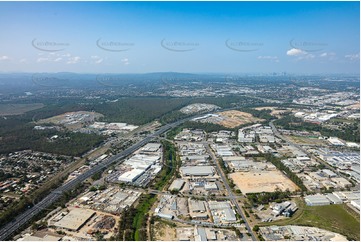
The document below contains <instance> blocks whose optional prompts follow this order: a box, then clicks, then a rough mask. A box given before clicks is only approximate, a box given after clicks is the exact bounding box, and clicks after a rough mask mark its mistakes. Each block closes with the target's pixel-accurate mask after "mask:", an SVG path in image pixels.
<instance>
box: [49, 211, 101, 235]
mask: <svg viewBox="0 0 361 242" xmlns="http://www.w3.org/2000/svg"><path fill="white" fill-rule="evenodd" d="M94 214H95V212H94V211H92V210H89V209H80V208H75V209H73V210H71V211H70V212H69V213H68V214H67V215H65V216H64V217H63V218H62V219H61V220H59V221H58V222H56V223H54V226H55V227H58V228H62V229H67V230H70V231H78V230H79V229H80V228H81V227H82V226H83V225H84V224H85V223H86V222H88V221H89V220H90V219H91V218H92V217H93V216H94Z"/></svg>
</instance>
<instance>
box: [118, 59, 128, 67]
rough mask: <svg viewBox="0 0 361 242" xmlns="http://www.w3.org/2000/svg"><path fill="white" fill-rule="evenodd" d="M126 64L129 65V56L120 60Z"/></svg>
mask: <svg viewBox="0 0 361 242" xmlns="http://www.w3.org/2000/svg"><path fill="white" fill-rule="evenodd" d="M120 61H121V62H122V63H123V64H124V65H129V60H128V58H123V59H121V60H120Z"/></svg>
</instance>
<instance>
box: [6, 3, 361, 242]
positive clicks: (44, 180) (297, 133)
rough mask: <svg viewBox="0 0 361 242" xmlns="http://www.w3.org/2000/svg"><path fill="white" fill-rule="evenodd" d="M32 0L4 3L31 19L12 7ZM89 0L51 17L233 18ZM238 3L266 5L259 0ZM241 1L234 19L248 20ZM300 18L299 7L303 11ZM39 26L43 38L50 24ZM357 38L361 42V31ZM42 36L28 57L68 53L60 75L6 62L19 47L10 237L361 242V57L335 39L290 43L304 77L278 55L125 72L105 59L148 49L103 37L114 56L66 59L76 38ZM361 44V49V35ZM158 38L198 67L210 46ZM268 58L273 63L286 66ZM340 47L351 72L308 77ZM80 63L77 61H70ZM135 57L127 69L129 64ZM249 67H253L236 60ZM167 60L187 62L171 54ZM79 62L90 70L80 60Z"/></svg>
mask: <svg viewBox="0 0 361 242" xmlns="http://www.w3.org/2000/svg"><path fill="white" fill-rule="evenodd" d="M18 4H20V5H16V4H15V5H8V4H5V3H4V4H3V3H0V8H1V5H3V7H4V8H6V9H8V10H9V11H10V10H11V11H14V13H17V14H20V12H17V11H18V10H14V8H13V7H16V6H23V5H21V4H24V3H18ZM39 4H40V3H39ZM54 4H55V3H54ZM63 4H64V5H63ZM69 4H73V3H69ZM74 4H75V3H74ZM77 4H80V5H79V6H76V5H67V4H65V3H61V4H60V5H57V6H58V7H59V12H56V13H52V12H51V11H52V10H51V11H50V10H49V13H47V14H50V15H51V16H52V17H50V18H54V19H55V18H57V16H58V14H59V15H62V14H63V12H62V11H63V10H64V9H66V11H68V10H70V9H71V10H72V11H73V10H74V9H77V7H80V6H83V7H85V6H92V9H90V8H89V9H87V8H86V11H89V13H90V12H91V11H95V10H96V11H98V10H99V11H100V12H101V14H103V13H108V12H109V13H110V12H112V11H115V10H114V9H113V10H110V9H109V7H112V6H118V7H119V6H124V8H125V9H128V8H129V9H128V11H129V12H132V11H135V12H136V13H138V11H139V13H144V12H143V11H145V12H146V13H147V14H150V13H148V12H147V11H148V10H146V8H144V9H143V8H142V7H144V6H147V7H151V8H152V9H153V10H154V11H156V12H157V11H161V10H160V9H162V11H163V8H164V9H166V10H167V11H170V12H172V11H173V12H172V13H173V14H174V19H173V20H174V21H175V19H176V18H178V17H177V13H178V12H177V11H181V12H184V13H185V14H187V16H189V17H190V18H193V17H194V16H198V15H197V14H198V12H197V11H200V10H199V8H200V7H201V6H202V7H203V6H206V8H207V9H203V8H202V9H203V10H202V11H205V12H206V11H210V12H212V11H215V12H216V13H218V12H217V11H218V10H217V8H218V7H219V6H220V5H218V4H221V3H214V4H215V5H212V4H210V5H202V4H201V3H199V4H200V5H192V4H195V3H187V4H188V5H177V8H174V9H173V7H174V6H173V5H172V4H170V3H167V4H170V5H162V3H158V4H159V5H157V4H156V3H149V4H150V5H147V4H146V5H143V4H145V3H133V4H134V5H132V4H130V3H128V2H126V3H122V4H124V5H116V4H118V3H105V5H103V3H94V5H91V4H89V3H88V4H89V5H81V4H82V3H77ZM107 4H110V5H107ZM128 4H129V5H128ZM153 4H154V5H153ZM175 4H181V3H175ZM183 4H185V3H183ZM208 4H209V3H208ZM229 4H230V3H229ZM235 4H240V5H234V6H239V7H240V6H245V7H246V8H248V9H254V6H253V7H250V6H249V5H248V4H250V3H242V2H241V3H235ZM242 4H245V5H242ZM257 4H261V5H257V6H263V5H262V4H263V3H257ZM278 4H281V3H278ZM288 4H290V3H288ZM297 4H301V5H298V6H303V5H302V4H303V3H297ZM318 4H320V3H318ZM324 4H325V5H322V4H320V5H317V6H316V5H315V6H313V5H312V3H307V6H308V7H310V9H312V8H311V6H313V7H314V11H315V13H318V11H320V13H322V14H325V13H329V12H328V11H330V13H331V12H332V11H333V6H334V5H332V4H331V3H329V4H330V5H327V2H326V3H324ZM335 4H336V3H335ZM337 4H341V3H337ZM34 6H35V5H34ZM39 6H40V5H39ZM41 6H45V5H41ZM48 6H53V5H52V4H50V5H48ZM54 6H55V5H54ZM140 6H142V7H140ZM180 6H188V7H189V8H186V9H181V8H180ZM222 6H227V4H226V5H222ZM230 6H231V7H230V8H228V7H227V8H226V9H225V10H224V11H225V13H227V14H229V18H230V19H232V18H234V20H237V21H238V20H239V19H238V17H237V16H238V15H237V13H234V12H233V10H232V6H233V5H230ZM265 6H266V5H265ZM269 6H271V5H269ZM277 6H278V5H277ZM279 6H282V5H279ZM305 6H306V5H305ZM335 6H336V7H340V6H341V7H342V8H344V11H345V13H346V12H347V11H350V14H349V15H348V16H347V17H346V16H344V18H345V20H344V21H345V22H347V21H349V19H348V18H349V17H350V19H351V20H350V21H355V18H351V15H352V14H353V13H354V10H355V9H356V10H357V11H359V5H355V4H353V3H345V4H344V5H343V3H342V4H341V5H340V6H339V5H335ZM355 6H357V8H355ZM62 7H65V8H64V9H62ZM93 7H95V9H93ZM138 7H140V8H139V9H138ZM288 7H290V6H288ZM348 7H350V8H348ZM193 8H194V9H193ZM24 9H25V5H24ZM50 9H52V7H51V8H50ZM103 9H104V10H106V11H105V12H102V10H103ZM171 9H173V10H171ZM175 9H178V10H175ZM197 9H198V10H197ZM262 9H263V8H262ZM266 9H267V7H264V10H262V11H266ZM320 9H323V10H322V11H321V10H320ZM19 11H20V10H19ZM37 11H39V12H38V13H39V14H40V13H43V12H41V11H40V10H37ZM119 11H120V10H119ZM122 11H123V10H122ZM124 11H125V10H124ZM162 11H161V12H162ZM164 11H165V10H164ZM193 11H195V12H193ZM274 11H276V10H274ZM294 11H296V10H294ZM310 11H311V10H310ZM323 11H325V12H323ZM1 12H2V10H0V16H1ZM115 12H117V11H115ZM135 12H134V13H135ZM276 12H277V11H276ZM276 12H275V13H276ZM296 12H297V11H296ZM296 12H295V13H292V14H294V16H298V17H299V15H298V12H297V13H296ZM311 12H312V11H311ZM73 13H74V12H73ZM162 13H163V12H162ZM195 13H196V15H193V14H195ZM47 14H46V15H47ZM112 14H113V13H112ZM153 14H154V13H152V15H151V16H153V17H154V18H155V19H156V18H158V17H159V18H163V17H164V16H161V15H157V17H156V16H155V15H153ZM233 14H235V15H233ZM278 14H281V13H278ZM292 14H291V16H293V15H292ZM357 14H358V13H357ZM53 15H54V16H53ZM245 15H247V14H245ZM266 15H267V14H265V16H266ZM345 15H346V14H345ZM44 16H45V15H44ZM114 16H115V15H114ZM114 16H113V15H110V16H109V18H113V17H114ZM215 16H218V15H215ZM325 16H326V14H325ZM327 16H328V15H327ZM330 16H331V15H330ZM88 17H89V16H88ZM274 17H275V16H271V17H270V16H268V15H267V18H269V19H272V18H274ZM1 19H2V17H0V20H1ZM35 19H36V18H34V19H33V17H31V19H30V20H29V21H31V22H32V21H35ZM206 19H208V16H203V20H204V21H205V20H206ZM220 19H221V18H220ZM256 19H258V17H256ZM113 20H114V19H113ZM79 21H80V20H79ZM102 21H105V20H100V22H102ZM169 21H170V20H169ZM222 21H226V23H228V22H227V21H229V19H227V18H226V19H224V20H222ZM239 21H241V20H239ZM250 21H251V22H252V21H256V20H250ZM319 21H320V20H319ZM325 21H326V20H325ZM356 21H359V15H357V18H356ZM35 22H36V21H35ZM35 22H34V23H35ZM75 23H76V24H78V23H80V22H75ZM107 23H108V22H107ZM142 23H145V22H144V21H142ZM13 24H14V26H15V22H14V23H13ZM82 24H83V23H82ZM132 24H134V25H135V26H136V24H139V23H138V22H136V21H135V22H134V23H132ZM167 24H175V22H174V23H173V22H171V21H170V22H168V23H167ZM197 24H198V23H197ZM223 24H224V23H223ZM335 24H336V25H337V24H338V22H337V21H336V22H335ZM0 26H3V25H2V24H1V21H0ZM59 26H60V25H59ZM81 26H83V25H81ZM84 26H87V25H84ZM94 26H95V27H94V28H97V26H98V25H97V24H95V25H94ZM159 26H163V25H162V24H159ZM337 26H338V25H337ZM43 27H44V28H45V24H44V26H43ZM46 27H49V26H46ZM103 27H104V26H102V28H103ZM218 27H219V26H215V28H216V30H217V31H218ZM4 28H5V27H4ZM34 28H35V27H34ZM59 28H60V27H59ZM86 28H88V27H86ZM104 28H105V27H104ZM310 28H311V27H310ZM358 28H359V24H358ZM35 29H36V30H37V31H39V33H38V34H39V35H40V33H41V31H44V29H40V28H39V29H37V28H35ZM45 29H46V28H45ZM144 29H146V27H144ZM5 30H7V29H5ZM24 31H25V30H24ZM84 31H85V32H86V30H85V29H84ZM108 31H109V30H108ZM307 31H310V30H307ZM307 31H306V32H307ZM325 31H326V30H325ZM35 32H36V31H35ZM354 32H356V33H357V36H358V38H359V29H354ZM352 36H353V35H352ZM133 37H134V36H133ZM19 38H20V37H19ZM345 38H346V37H345ZM95 40H96V39H95ZM1 41H3V40H0V43H1ZM4 41H6V39H5V40H4ZM84 41H85V40H84ZM30 42H31V45H32V50H31V51H32V52H31V53H30V52H29V53H30V54H29V55H34V53H35V55H36V56H37V58H38V61H36V62H37V64H39V65H40V64H41V63H43V62H44V63H48V62H50V61H51V62H53V63H52V64H49V66H48V68H49V69H46V67H41V69H40V70H38V69H36V68H38V66H33V67H30V69H26V68H25V69H22V71H17V70H18V69H16V68H19V67H16V68H15V69H12V66H11V65H12V64H11V62H12V61H14V60H15V59H16V58H15V57H11V58H8V57H7V56H5V55H4V56H1V55H2V52H4V53H7V52H6V49H1V48H0V67H1V68H2V69H1V70H2V71H1V72H0V240H2V241H5V240H10V241H104V240H110V241H135V240H137V241H257V240H261V241H263V240H265V241H283V240H286V241H360V75H359V64H360V62H359V54H357V56H356V57H355V58H351V59H352V63H351V62H347V61H346V60H343V61H341V60H340V59H337V58H336V57H335V56H336V54H334V53H333V52H329V50H327V48H331V47H332V46H331V44H327V45H328V46H327V48H326V47H324V46H323V45H322V48H324V49H325V50H324V49H309V48H315V46H316V45H319V46H318V47H320V46H321V44H320V43H315V42H314V43H310V42H308V43H306V42H303V45H302V46H301V45H300V44H299V42H298V43H297V42H294V41H292V40H291V41H289V43H286V45H287V44H288V46H286V47H285V48H284V50H285V51H283V49H282V51H283V52H284V53H287V58H288V57H290V58H291V57H292V56H293V57H295V58H296V59H294V60H288V62H289V63H292V64H294V65H296V66H297V68H299V69H295V70H292V71H289V72H288V71H287V72H286V71H283V70H284V69H287V66H283V67H284V69H283V67H282V71H280V70H278V69H277V68H276V67H274V68H276V69H275V70H274V71H268V69H267V68H268V65H269V64H266V65H264V66H262V65H260V66H259V68H260V71H250V72H247V71H244V70H245V69H242V68H241V67H240V66H239V65H238V64H237V65H236V66H235V67H234V68H235V69H232V70H233V71H226V70H227V68H228V67H227V65H226V66H223V67H224V68H226V69H222V66H218V67H219V68H221V69H220V70H219V71H217V70H216V69H210V70H208V71H194V69H189V70H190V71H182V70H179V71H149V72H148V71H140V72H139V71H134V70H133V69H129V70H128V69H126V70H121V71H119V69H118V68H123V67H119V66H116V67H115V69H114V71H99V70H100V69H97V68H98V67H96V66H91V65H93V64H94V65H95V64H101V63H102V62H103V61H105V62H106V61H109V59H111V58H115V57H114V56H115V55H123V52H125V51H128V49H131V48H133V49H135V48H136V46H137V45H134V44H133V45H132V44H131V43H125V42H124V43H118V44H117V43H115V42H112V44H109V43H108V45H106V44H105V42H104V41H103V42H102V41H101V39H98V40H97V41H93V42H94V43H96V45H97V46H96V48H97V49H98V51H100V52H99V53H103V52H106V54H108V56H107V57H104V58H101V57H99V56H98V55H97V56H95V55H94V56H92V57H91V58H90V60H92V61H95V62H98V63H95V62H94V63H93V64H92V63H91V62H90V60H89V61H88V60H82V61H79V60H80V57H79V59H78V58H75V57H74V56H72V55H70V54H67V51H68V50H66V48H69V49H70V47H69V44H68V45H66V43H62V44H61V43H60V42H59V43H55V42H52V43H50V42H47V44H44V43H42V44H40V42H36V39H33V40H32V41H30ZM150 42H151V41H150ZM328 42H329V43H332V40H328ZM21 43H22V42H20V44H19V46H20V47H19V48H21ZM45 43H46V42H45ZM225 43H226V45H225V47H224V48H228V51H230V52H234V53H231V54H233V55H238V54H240V55H243V56H244V55H246V54H249V53H250V52H252V53H253V52H257V51H260V50H259V49H258V48H261V47H260V46H263V44H262V45H260V44H257V45H256V43H253V44H252V43H251V42H249V43H248V44H245V43H244V42H243V44H240V43H241V42H238V46H237V48H241V47H242V48H251V47H252V48H256V47H257V48H256V49H243V50H240V49H238V50H237V51H234V50H232V49H234V48H236V47H235V42H232V41H230V40H226V41H225ZM355 43H356V44H357V45H355V46H356V47H355V48H356V50H357V51H358V52H359V49H358V48H359V39H358V40H357V41H356V42H355ZM82 44H84V43H82ZM85 45H86V44H85ZM101 45H103V46H101ZM158 45H160V47H159V48H163V51H165V52H166V53H170V54H169V55H171V56H172V58H174V59H175V60H174V61H175V62H177V63H178V61H179V63H183V65H185V66H192V65H193V66H197V63H195V62H191V61H192V58H195V56H196V55H199V54H195V56H193V57H191V56H188V57H184V58H188V59H182V58H183V57H179V56H181V55H183V56H186V55H187V53H190V52H195V51H194V49H196V48H199V49H201V47H199V46H200V44H196V43H194V42H187V43H185V42H173V43H172V44H170V42H169V40H165V39H161V38H160V41H159V43H158ZM205 45H206V44H205ZM2 46H3V45H2ZM230 46H231V47H232V48H230ZM250 46H251V47H250ZM344 46H347V48H348V47H349V46H352V45H351V44H350V45H347V44H345V45H344ZM9 47H10V46H8V48H9ZM60 47H61V48H60ZM106 47H107V48H106ZM295 47H298V48H295ZM306 47H307V48H308V49H307V48H306ZM44 48H45V49H46V48H48V49H46V50H45V49H44ZM57 48H59V49H57ZM79 48H80V47H79ZM108 48H124V49H121V50H120V49H112V50H109V49H108ZM172 48H178V49H172ZM179 48H180V49H179ZM275 48H276V47H275ZM282 48H283V47H282ZM332 48H335V49H337V45H336V47H332ZM345 48H346V47H345ZM80 49H81V48H80ZM199 49H198V50H199ZM287 50H288V51H287ZM149 51H150V52H151V51H152V49H149ZM222 51H223V49H222V50H221V52H222ZM214 52H217V49H214ZM14 53H15V52H14ZM59 53H60V54H59ZM129 53H130V52H129ZM245 53H246V54H245ZM293 53H297V54H295V55H293ZM332 53H333V54H332ZM218 54H219V55H220V56H221V54H220V53H218ZM79 55H80V54H79ZM104 55H105V54H104ZM160 55H162V54H160ZM257 55H258V58H256V59H258V60H261V61H263V60H265V59H266V60H271V62H272V63H273V64H277V63H279V62H281V60H280V59H282V58H281V57H277V58H276V57H272V56H268V57H267V58H266V56H263V57H262V58H260V56H259V54H257ZM323 55H324V56H323ZM129 56H131V54H129ZM140 56H147V55H146V54H144V53H143V52H141V54H140ZM325 56H328V57H330V56H331V58H330V59H329V60H330V61H334V60H335V59H334V58H336V59H337V61H338V62H337V66H338V67H337V68H341V67H342V66H343V65H344V68H345V69H335V73H340V74H335V73H333V72H328V71H326V69H322V68H323V67H322V66H323V65H325V64H324V62H323V61H324V60H325V59H322V61H320V63H319V65H320V66H321V67H320V71H313V70H310V71H308V70H309V69H312V68H313V66H315V63H312V64H310V65H308V64H302V63H304V62H303V61H309V60H311V61H316V60H315V59H317V58H323V57H325ZM138 57H139V56H138ZM163 57H164V56H161V57H159V58H163ZM42 58H43V59H42ZM44 58H45V59H46V60H45V59H44ZM54 58H57V59H54ZM65 58H68V62H67V63H63V64H61V63H62V61H63V60H65ZM74 58H75V59H74ZM82 58H83V57H82ZM144 58H146V57H144ZM155 58H158V57H155ZM164 58H167V57H164ZM177 58H180V59H177ZM212 58H213V57H212ZM220 58H222V57H220ZM232 58H235V57H232ZM247 58H251V55H249V56H248V57H247ZM338 58H341V57H338ZM347 58H348V57H347ZM125 59H126V60H125ZM125 59H124V57H122V59H121V62H119V63H121V65H123V66H128V65H129V64H130V61H129V60H128V58H125ZM349 59H350V58H349ZM39 60H40V61H39ZM134 60H136V58H135V57H134ZM157 60H158V59H157ZM78 61H79V62H78ZM187 61H190V63H189V64H184V62H187ZM204 61H205V62H207V61H206V60H204ZM242 61H244V63H247V61H245V60H244V59H240V60H238V62H237V63H242ZM283 61H284V60H283ZM151 62H152V61H151ZM161 62H162V64H161V65H166V66H167V65H170V66H167V67H166V70H168V68H169V69H171V70H173V69H172V67H171V65H172V64H171V63H165V62H167V60H165V59H163V60H162V61H161ZM168 62H170V61H168ZM285 62H286V61H285ZM355 62H356V64H357V65H355V67H354V63H355ZM17 63H18V64H19V63H29V60H25V61H20V62H19V61H18V62H17ZM149 63H150V62H149ZM179 63H178V64H179ZM207 63H208V64H209V63H210V62H207ZM230 63H231V62H230ZM72 64H80V65H82V67H81V68H83V67H84V68H87V66H91V67H90V68H91V69H81V68H80V67H79V68H80V69H71V68H70V69H66V68H67V67H68V65H72ZM208 64H207V65H208ZM273 64H272V65H273ZM14 65H17V64H14ZM24 65H25V64H24ZM53 65H54V66H56V65H62V66H60V67H59V68H60V69H61V70H58V69H56V70H55V69H54V70H52V69H51V68H54V66H53ZM241 65H242V64H241ZM331 65H333V64H330V66H331ZM139 66H140V67H139V68H141V67H142V66H143V65H142V64H139ZM108 67H109V66H106V65H105V66H104V68H108ZM143 67H144V68H145V69H144V70H147V69H146V68H148V67H147V65H146V64H144V66H143ZM218 67H217V68H218ZM288 67H289V68H292V66H291V65H290V66H288ZM353 67H354V69H347V68H353ZM93 68H94V69H93ZM152 68H153V67H152ZM196 68H200V66H197V67H196ZM211 68H212V67H211ZM238 68H240V69H238ZM262 68H265V69H264V70H265V71H262ZM272 68H273V67H272ZM302 68H304V69H302ZM326 68H333V67H328V66H327V67H326ZM334 68H336V67H334ZM132 70H133V71H132ZM137 70H140V69H137ZM155 70H158V69H155ZM162 70H163V69H162ZM176 70H178V69H176ZM297 70H300V71H299V72H298V71H297ZM327 70H328V69H327ZM104 73H105V74H104ZM129 73H133V74H129ZM310 73H316V74H310ZM355 73H356V74H355Z"/></svg>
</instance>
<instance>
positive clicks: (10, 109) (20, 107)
mask: <svg viewBox="0 0 361 242" xmlns="http://www.w3.org/2000/svg"><path fill="white" fill-rule="evenodd" d="M42 107H44V104H42V103H30V104H0V116H7V115H19V114H23V113H26V112H29V111H32V110H36V109H39V108H42Z"/></svg>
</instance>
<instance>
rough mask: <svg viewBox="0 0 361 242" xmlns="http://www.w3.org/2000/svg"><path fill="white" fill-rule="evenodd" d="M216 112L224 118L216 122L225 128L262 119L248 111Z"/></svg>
mask: <svg viewBox="0 0 361 242" xmlns="http://www.w3.org/2000/svg"><path fill="white" fill-rule="evenodd" d="M218 114H219V115H221V116H222V117H223V118H224V120H222V121H220V122H219V123H218V124H220V125H223V126H224V127H227V128H235V127H237V126H239V125H242V124H247V123H255V122H261V121H264V120H263V119H259V118H256V117H253V115H252V114H250V113H245V112H241V111H237V110H230V111H224V112H221V113H218Z"/></svg>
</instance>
